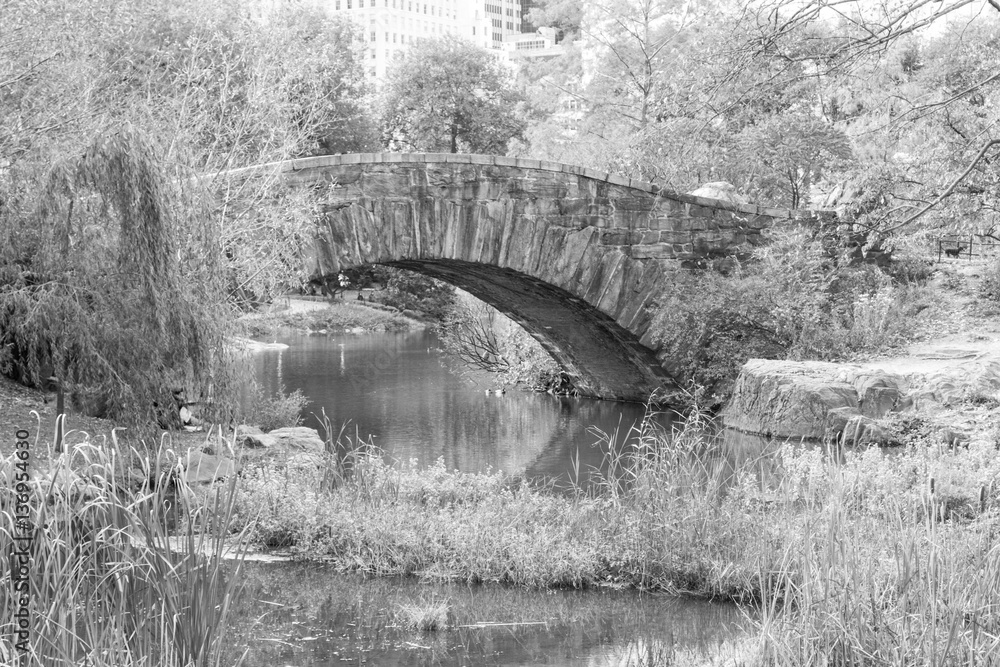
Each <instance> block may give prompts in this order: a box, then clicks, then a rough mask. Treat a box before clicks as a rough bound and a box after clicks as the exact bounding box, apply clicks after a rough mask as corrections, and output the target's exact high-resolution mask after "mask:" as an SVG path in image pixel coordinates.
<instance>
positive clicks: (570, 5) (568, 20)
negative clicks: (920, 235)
mask: <svg viewBox="0 0 1000 667" xmlns="http://www.w3.org/2000/svg"><path fill="white" fill-rule="evenodd" d="M527 19H528V21H530V22H531V24H532V25H535V26H538V27H540V28H542V27H552V28H556V29H558V30H559V31H560V33H562V34H561V36H560V39H561V40H567V39H568V38H572V37H573V36H575V35H576V34H578V33H579V32H580V24H581V23H582V22H583V2H582V1H581V0H535V1H534V2H532V3H531V8H530V9H529V10H528V15H527Z"/></svg>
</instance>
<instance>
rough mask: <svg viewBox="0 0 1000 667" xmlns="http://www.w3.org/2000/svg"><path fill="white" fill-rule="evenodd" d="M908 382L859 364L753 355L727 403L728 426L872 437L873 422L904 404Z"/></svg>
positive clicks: (781, 434) (774, 433)
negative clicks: (854, 433)
mask: <svg viewBox="0 0 1000 667" xmlns="http://www.w3.org/2000/svg"><path fill="white" fill-rule="evenodd" d="M905 387H906V380H905V379H904V378H902V377H899V376H894V375H891V374H889V373H885V372H879V371H871V370H866V369H864V368H861V367H859V366H849V365H844V364H833V363H826V362H820V361H799V362H794V361H775V360H769V359H751V360H750V361H748V362H747V363H746V365H745V366H744V367H743V370H742V372H741V373H740V376H739V378H737V380H736V385H735V387H734V388H733V397H732V399H731V400H730V402H729V404H728V406H727V407H726V410H725V413H724V419H725V423H726V426H728V427H730V428H735V429H737V430H740V431H744V432H747V433H758V434H762V435H767V436H770V437H776V438H805V439H821V438H824V437H830V436H831V435H835V434H839V433H845V432H848V433H850V432H856V433H858V435H855V438H856V439H860V438H863V437H866V434H867V437H869V438H870V437H872V436H873V435H875V433H874V431H873V429H871V428H870V426H873V425H874V424H873V423H872V421H871V420H873V419H876V418H878V417H882V416H883V415H885V414H887V413H888V412H891V411H893V410H897V409H898V408H899V407H900V406H901V405H902V397H903V395H904V394H905Z"/></svg>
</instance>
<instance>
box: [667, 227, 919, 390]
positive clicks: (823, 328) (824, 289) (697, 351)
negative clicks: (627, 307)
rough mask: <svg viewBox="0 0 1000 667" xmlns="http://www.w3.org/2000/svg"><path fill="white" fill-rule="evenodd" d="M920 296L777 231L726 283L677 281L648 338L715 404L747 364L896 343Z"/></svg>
mask: <svg viewBox="0 0 1000 667" xmlns="http://www.w3.org/2000/svg"><path fill="white" fill-rule="evenodd" d="M919 289H920V288H919V287H916V286H900V287H896V286H893V284H892V281H891V279H890V278H889V277H888V276H887V275H885V274H884V273H882V272H881V271H880V270H879V269H878V268H876V267H871V266H861V267H852V266H837V265H836V263H835V262H834V260H833V259H832V258H830V257H829V255H828V253H827V252H826V251H825V250H824V248H823V246H822V244H821V242H820V241H819V240H818V239H817V238H816V237H815V236H814V235H813V234H812V233H811V232H809V231H807V230H803V229H784V230H776V231H774V232H772V242H771V243H770V244H769V245H768V246H765V247H763V248H760V249H758V250H757V251H756V253H755V256H754V258H753V260H752V261H749V262H746V263H744V264H743V265H742V266H739V267H737V269H736V270H734V271H732V272H731V273H730V274H729V275H726V276H723V275H720V274H718V273H715V272H712V271H701V272H680V273H678V274H677V275H676V276H675V278H674V280H673V283H672V285H671V286H669V287H668V288H667V290H666V292H665V294H664V297H663V298H662V299H661V301H660V303H659V304H658V305H657V311H656V314H655V316H654V319H653V325H652V333H653V337H654V341H655V342H657V343H658V344H659V345H660V346H661V349H662V350H663V352H664V353H665V356H666V358H667V359H668V360H670V363H671V364H672V365H673V371H674V375H675V377H678V378H679V379H680V380H681V381H682V383H691V384H694V385H695V386H697V387H702V388H704V389H705V390H706V393H707V397H708V399H709V401H710V402H711V403H715V404H719V403H722V402H723V401H724V400H725V398H726V397H727V396H728V393H729V391H730V389H731V386H732V383H733V381H734V380H735V378H736V375H737V374H738V373H739V370H740V368H742V366H743V364H744V363H745V362H746V360H747V359H749V358H754V357H756V358H764V359H782V358H795V359H837V358H843V357H846V356H848V355H853V354H857V353H859V352H862V353H877V352H880V351H882V350H885V349H888V348H891V347H893V346H895V345H897V344H898V343H899V342H900V341H901V340H903V339H904V338H905V335H906V333H907V332H909V331H912V330H913V327H912V321H911V318H912V316H913V315H914V314H915V312H919V310H920V309H921V308H925V307H927V305H929V304H928V303H926V302H925V300H923V299H921V298H918V297H920V293H919V292H917V291H915V290H919ZM692 295H697V298H691V297H692ZM675 398H682V397H675Z"/></svg>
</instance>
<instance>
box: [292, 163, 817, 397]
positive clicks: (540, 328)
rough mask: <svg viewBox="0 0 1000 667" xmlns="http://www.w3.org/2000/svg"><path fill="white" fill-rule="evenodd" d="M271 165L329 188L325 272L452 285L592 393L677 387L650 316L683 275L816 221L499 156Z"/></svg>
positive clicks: (320, 258) (321, 244) (317, 264)
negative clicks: (407, 274) (517, 327)
mask: <svg viewBox="0 0 1000 667" xmlns="http://www.w3.org/2000/svg"><path fill="white" fill-rule="evenodd" d="M273 166H274V167H276V168H277V169H278V170H279V171H280V174H281V176H282V178H284V179H285V181H286V182H287V183H289V184H293V185H303V186H309V187H312V188H313V189H314V190H315V192H316V195H317V196H318V198H319V199H318V201H319V203H320V205H321V209H320V210H321V212H322V219H321V220H320V221H319V229H318V235H317V242H316V249H315V257H314V271H315V273H317V274H333V273H337V272H339V271H342V270H344V269H347V268H352V267H355V266H359V265H365V264H386V265H389V266H395V267H400V268H404V269H409V270H412V271H417V272H419V273H423V274H426V275H429V276H432V277H434V278H439V279H441V280H444V281H446V282H448V283H451V284H453V285H455V286H457V287H460V288H462V289H464V290H467V291H469V292H471V293H472V294H473V295H475V296H477V297H479V298H480V299H482V300H483V301H486V302H487V303H489V304H492V305H493V306H494V307H496V308H497V309H499V310H500V311H501V312H503V313H505V314H507V315H508V316H510V317H511V318H513V319H514V320H515V321H517V322H518V323H520V324H521V326H523V327H524V328H525V329H526V330H527V331H528V332H529V333H530V334H531V335H532V336H534V337H535V338H536V339H537V340H538V341H539V342H540V343H541V344H542V345H543V346H544V347H545V348H546V349H547V350H548V351H549V352H550V353H551V354H552V356H553V357H554V358H555V359H556V360H557V361H558V362H559V363H560V364H561V365H562V367H563V368H564V369H565V371H566V372H567V373H568V374H569V376H570V378H571V379H572V380H573V382H574V383H575V386H576V387H577V388H578V389H579V390H580V392H581V393H582V394H584V395H589V396H596V397H601V398H610V399H619V400H645V399H648V397H649V395H650V393H651V392H652V391H653V390H654V389H657V388H660V387H664V386H666V387H670V386H672V384H673V383H672V379H671V376H670V373H669V368H670V363H669V362H670V360H669V359H663V358H662V355H658V354H657V352H658V350H657V346H656V343H655V341H654V338H653V335H652V332H651V331H650V325H651V322H652V319H653V306H654V304H655V303H656V301H657V298H658V297H659V296H660V293H661V290H662V288H663V286H664V285H665V284H668V283H669V281H671V280H672V278H671V276H672V274H673V273H674V272H676V271H677V270H679V269H681V268H685V267H690V266H696V265H703V264H704V263H705V260H711V259H715V258H724V257H727V256H731V255H738V254H740V253H745V252H746V251H747V250H748V249H749V248H750V247H751V246H754V245H757V244H759V243H761V242H762V237H761V231H762V230H763V229H764V228H766V227H768V226H770V225H771V224H772V223H773V222H774V221H776V220H801V221H809V220H815V219H816V216H817V215H818V214H815V213H813V212H809V211H788V210H785V209H768V208H761V207H758V206H753V205H746V204H737V203H732V202H726V201H721V200H715V199H706V198H703V197H697V196H692V195H683V194H675V193H673V192H669V191H666V190H663V189H661V188H659V187H657V186H655V185H651V184H648V183H641V182H638V181H634V180H631V179H628V178H623V177H621V176H617V175H614V174H608V173H604V172H597V171H593V170H590V169H584V168H582V167H573V166H569V165H564V164H557V163H552V162H541V161H538V160H525V159H520V158H506V157H497V156H488V155H454V154H401V153H378V154H362V155H335V156H325V157H316V158H307V159H301V160H294V161H290V162H284V163H280V164H278V165H273ZM691 296H692V298H697V295H691Z"/></svg>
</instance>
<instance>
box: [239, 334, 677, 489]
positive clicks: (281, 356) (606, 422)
mask: <svg viewBox="0 0 1000 667" xmlns="http://www.w3.org/2000/svg"><path fill="white" fill-rule="evenodd" d="M276 342H278V343H284V344H287V345H288V346H289V347H288V348H287V349H284V350H262V351H259V352H257V353H255V355H254V363H255V364H256V373H257V377H258V378H259V380H260V382H261V383H262V384H263V385H264V387H265V388H266V389H267V390H269V391H274V390H275V389H277V388H278V387H281V386H284V388H285V389H286V391H294V390H296V389H301V390H302V392H303V393H304V394H305V395H306V396H307V397H308V398H309V399H310V401H311V403H310V405H309V406H308V407H307V408H306V413H307V414H306V415H305V422H306V425H307V426H312V427H314V428H317V429H319V430H320V434H321V435H323V430H322V428H321V424H320V419H319V417H318V415H319V414H320V413H321V410H322V411H325V412H326V414H327V416H328V417H329V418H330V420H331V422H332V423H333V425H334V428H338V429H339V428H340V427H341V426H342V425H346V428H347V433H348V434H350V435H351V436H360V437H361V438H362V439H367V438H369V437H370V438H371V439H372V441H373V442H374V443H375V444H376V445H378V446H379V447H380V448H382V450H383V451H384V452H385V453H386V455H387V456H388V457H389V458H390V459H395V460H397V461H404V462H408V461H410V460H411V459H416V460H417V462H418V464H420V465H428V464H431V463H433V462H435V461H436V460H437V459H439V458H441V459H443V460H444V463H445V466H446V467H447V468H448V469H449V470H461V471H463V472H484V471H487V470H494V471H495V470H501V471H503V472H505V473H508V474H512V475H523V476H526V477H529V478H540V477H557V476H561V477H562V478H563V479H567V478H569V477H572V476H575V475H576V474H577V472H579V475H580V477H581V478H583V477H586V475H587V472H588V471H589V470H591V469H594V468H597V467H599V466H600V464H601V461H602V458H603V455H604V451H605V449H604V448H602V447H601V446H599V445H600V441H601V438H600V437H599V436H598V435H596V434H595V431H594V429H595V428H596V429H600V430H601V431H603V432H605V433H614V432H616V431H617V432H618V433H619V438H621V437H624V435H625V434H626V433H627V431H628V430H629V429H630V428H631V427H632V425H633V424H637V423H639V422H640V421H641V420H642V418H643V414H644V412H645V409H644V407H643V406H642V405H639V404H634V403H618V402H614V401H600V400H595V399H585V398H571V397H563V396H552V395H549V394H539V393H532V392H525V391H517V390H511V391H508V392H507V393H505V394H502V395H496V394H494V393H492V391H491V392H490V393H487V390H492V389H493V385H492V384H491V381H490V378H489V376H488V375H487V374H485V373H467V372H460V370H459V369H456V368H455V367H454V366H453V365H449V362H448V361H447V360H446V358H445V356H444V354H443V353H442V352H441V350H440V349H439V344H438V340H437V337H436V336H435V335H434V333H433V332H432V331H429V330H419V331H411V332H408V333H400V334H389V333H383V334H368V335H360V336H357V335H341V336H317V335H313V336H306V335H294V336H287V337H282V338H278V339H277V340H276ZM658 420H659V423H660V424H661V425H662V426H664V427H666V428H669V427H670V426H671V423H672V422H671V419H670V418H669V417H668V416H667V415H660V416H659V417H658ZM581 481H585V480H581Z"/></svg>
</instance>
